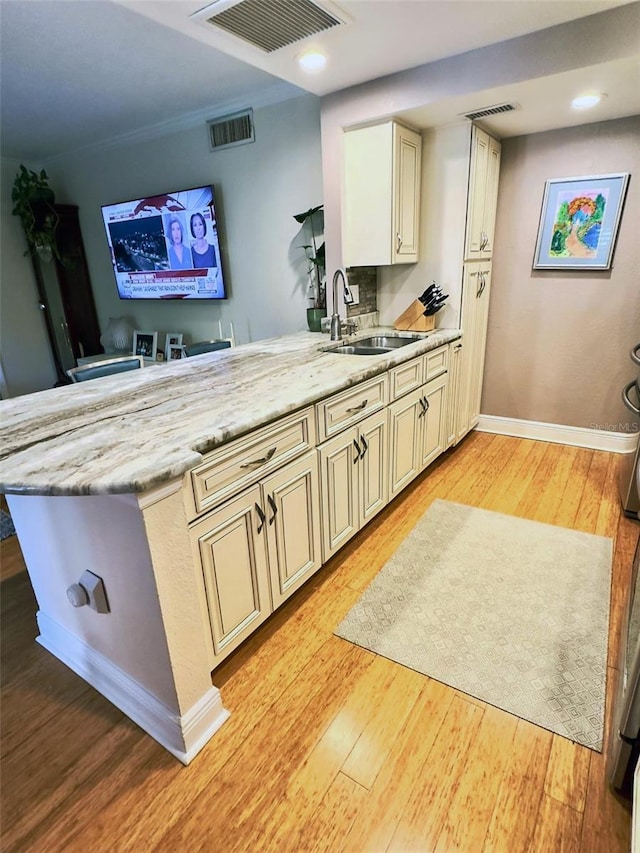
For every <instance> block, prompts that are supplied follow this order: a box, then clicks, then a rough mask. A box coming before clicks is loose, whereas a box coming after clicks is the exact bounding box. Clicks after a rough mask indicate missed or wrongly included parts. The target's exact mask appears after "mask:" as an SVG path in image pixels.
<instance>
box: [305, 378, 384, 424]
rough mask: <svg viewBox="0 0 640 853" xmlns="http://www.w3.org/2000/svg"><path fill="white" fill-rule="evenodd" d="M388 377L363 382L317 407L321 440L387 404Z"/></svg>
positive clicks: (318, 404)
mask: <svg viewBox="0 0 640 853" xmlns="http://www.w3.org/2000/svg"><path fill="white" fill-rule="evenodd" d="M387 389H388V382H387V374H386V373H382V374H381V375H380V376H376V377H375V378H374V379H369V380H367V381H366V382H361V383H360V384H359V385H356V386H355V387H353V388H349V390H348V391H342V392H341V393H340V394H336V395H335V396H333V397H329V398H328V399H327V400H323V401H322V403H317V404H316V413H317V416H318V441H325V440H326V439H327V438H331V436H334V435H337V434H338V433H339V432H342V430H343V429H346V428H347V427H349V426H351V425H352V424H355V423H357V422H358V421H361V420H362V419H363V418H366V417H367V416H368V415H371V414H373V412H378V411H380V409H382V408H383V407H384V406H386V405H387V400H388V390H387Z"/></svg>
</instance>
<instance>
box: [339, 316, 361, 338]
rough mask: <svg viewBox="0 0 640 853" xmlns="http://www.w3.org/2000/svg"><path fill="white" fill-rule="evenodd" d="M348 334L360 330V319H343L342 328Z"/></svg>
mask: <svg viewBox="0 0 640 853" xmlns="http://www.w3.org/2000/svg"><path fill="white" fill-rule="evenodd" d="M341 331H344V332H345V333H346V334H347V335H353V334H355V332H357V331H358V321H357V320H355V319H354V320H343V321H342V330H341Z"/></svg>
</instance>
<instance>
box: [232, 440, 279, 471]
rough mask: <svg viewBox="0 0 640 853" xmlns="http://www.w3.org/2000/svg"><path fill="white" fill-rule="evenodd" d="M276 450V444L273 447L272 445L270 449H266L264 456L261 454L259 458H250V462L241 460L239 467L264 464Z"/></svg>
mask: <svg viewBox="0 0 640 853" xmlns="http://www.w3.org/2000/svg"><path fill="white" fill-rule="evenodd" d="M276 450H277V445H276V446H275V447H272V448H271V450H269V451H267V454H266V456H261V457H260V458H259V459H252V460H251V461H250V462H243V463H242V465H241V466H240V467H241V468H252V467H253V466H254V465H264V464H266V463H267V462H268V461H269V460H270V459H271V457H272V456H273V454H274V453H275V452H276Z"/></svg>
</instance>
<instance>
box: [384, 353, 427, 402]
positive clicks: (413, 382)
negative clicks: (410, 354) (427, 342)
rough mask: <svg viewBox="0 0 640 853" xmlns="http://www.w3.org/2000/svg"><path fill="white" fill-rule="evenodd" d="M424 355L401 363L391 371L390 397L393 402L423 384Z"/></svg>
mask: <svg viewBox="0 0 640 853" xmlns="http://www.w3.org/2000/svg"><path fill="white" fill-rule="evenodd" d="M423 376H424V356H422V355H421V356H420V357H419V358H414V359H413V360H412V361H406V362H405V363H404V364H399V365H398V366H397V367H393V368H392V369H391V370H390V371H389V398H390V400H391V401H392V402H393V401H394V400H398V399H399V398H400V397H404V395H405V394H408V393H409V392H410V391H413V390H415V389H416V388H419V387H420V386H421V385H422V384H423V381H424V380H423Z"/></svg>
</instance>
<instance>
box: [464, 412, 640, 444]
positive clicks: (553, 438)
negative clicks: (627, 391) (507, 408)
mask: <svg viewBox="0 0 640 853" xmlns="http://www.w3.org/2000/svg"><path fill="white" fill-rule="evenodd" d="M477 429H478V430H479V431H480V432H492V433H496V434H498V435H513V436H517V437H518V438H531V439H533V440H534V441H550V442H552V443H553V444H569V445H573V446H575V447H587V448H589V449H590V450H607V451H609V452H610V453H633V451H634V450H635V448H636V445H637V443H638V433H637V432H613V431H611V430H603V429H589V428H587V427H575V426H565V425H563V424H548V423H542V422H541V421H525V420H520V419H518V418H502V417H498V416H497V415H480V419H479V421H478V426H477Z"/></svg>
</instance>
